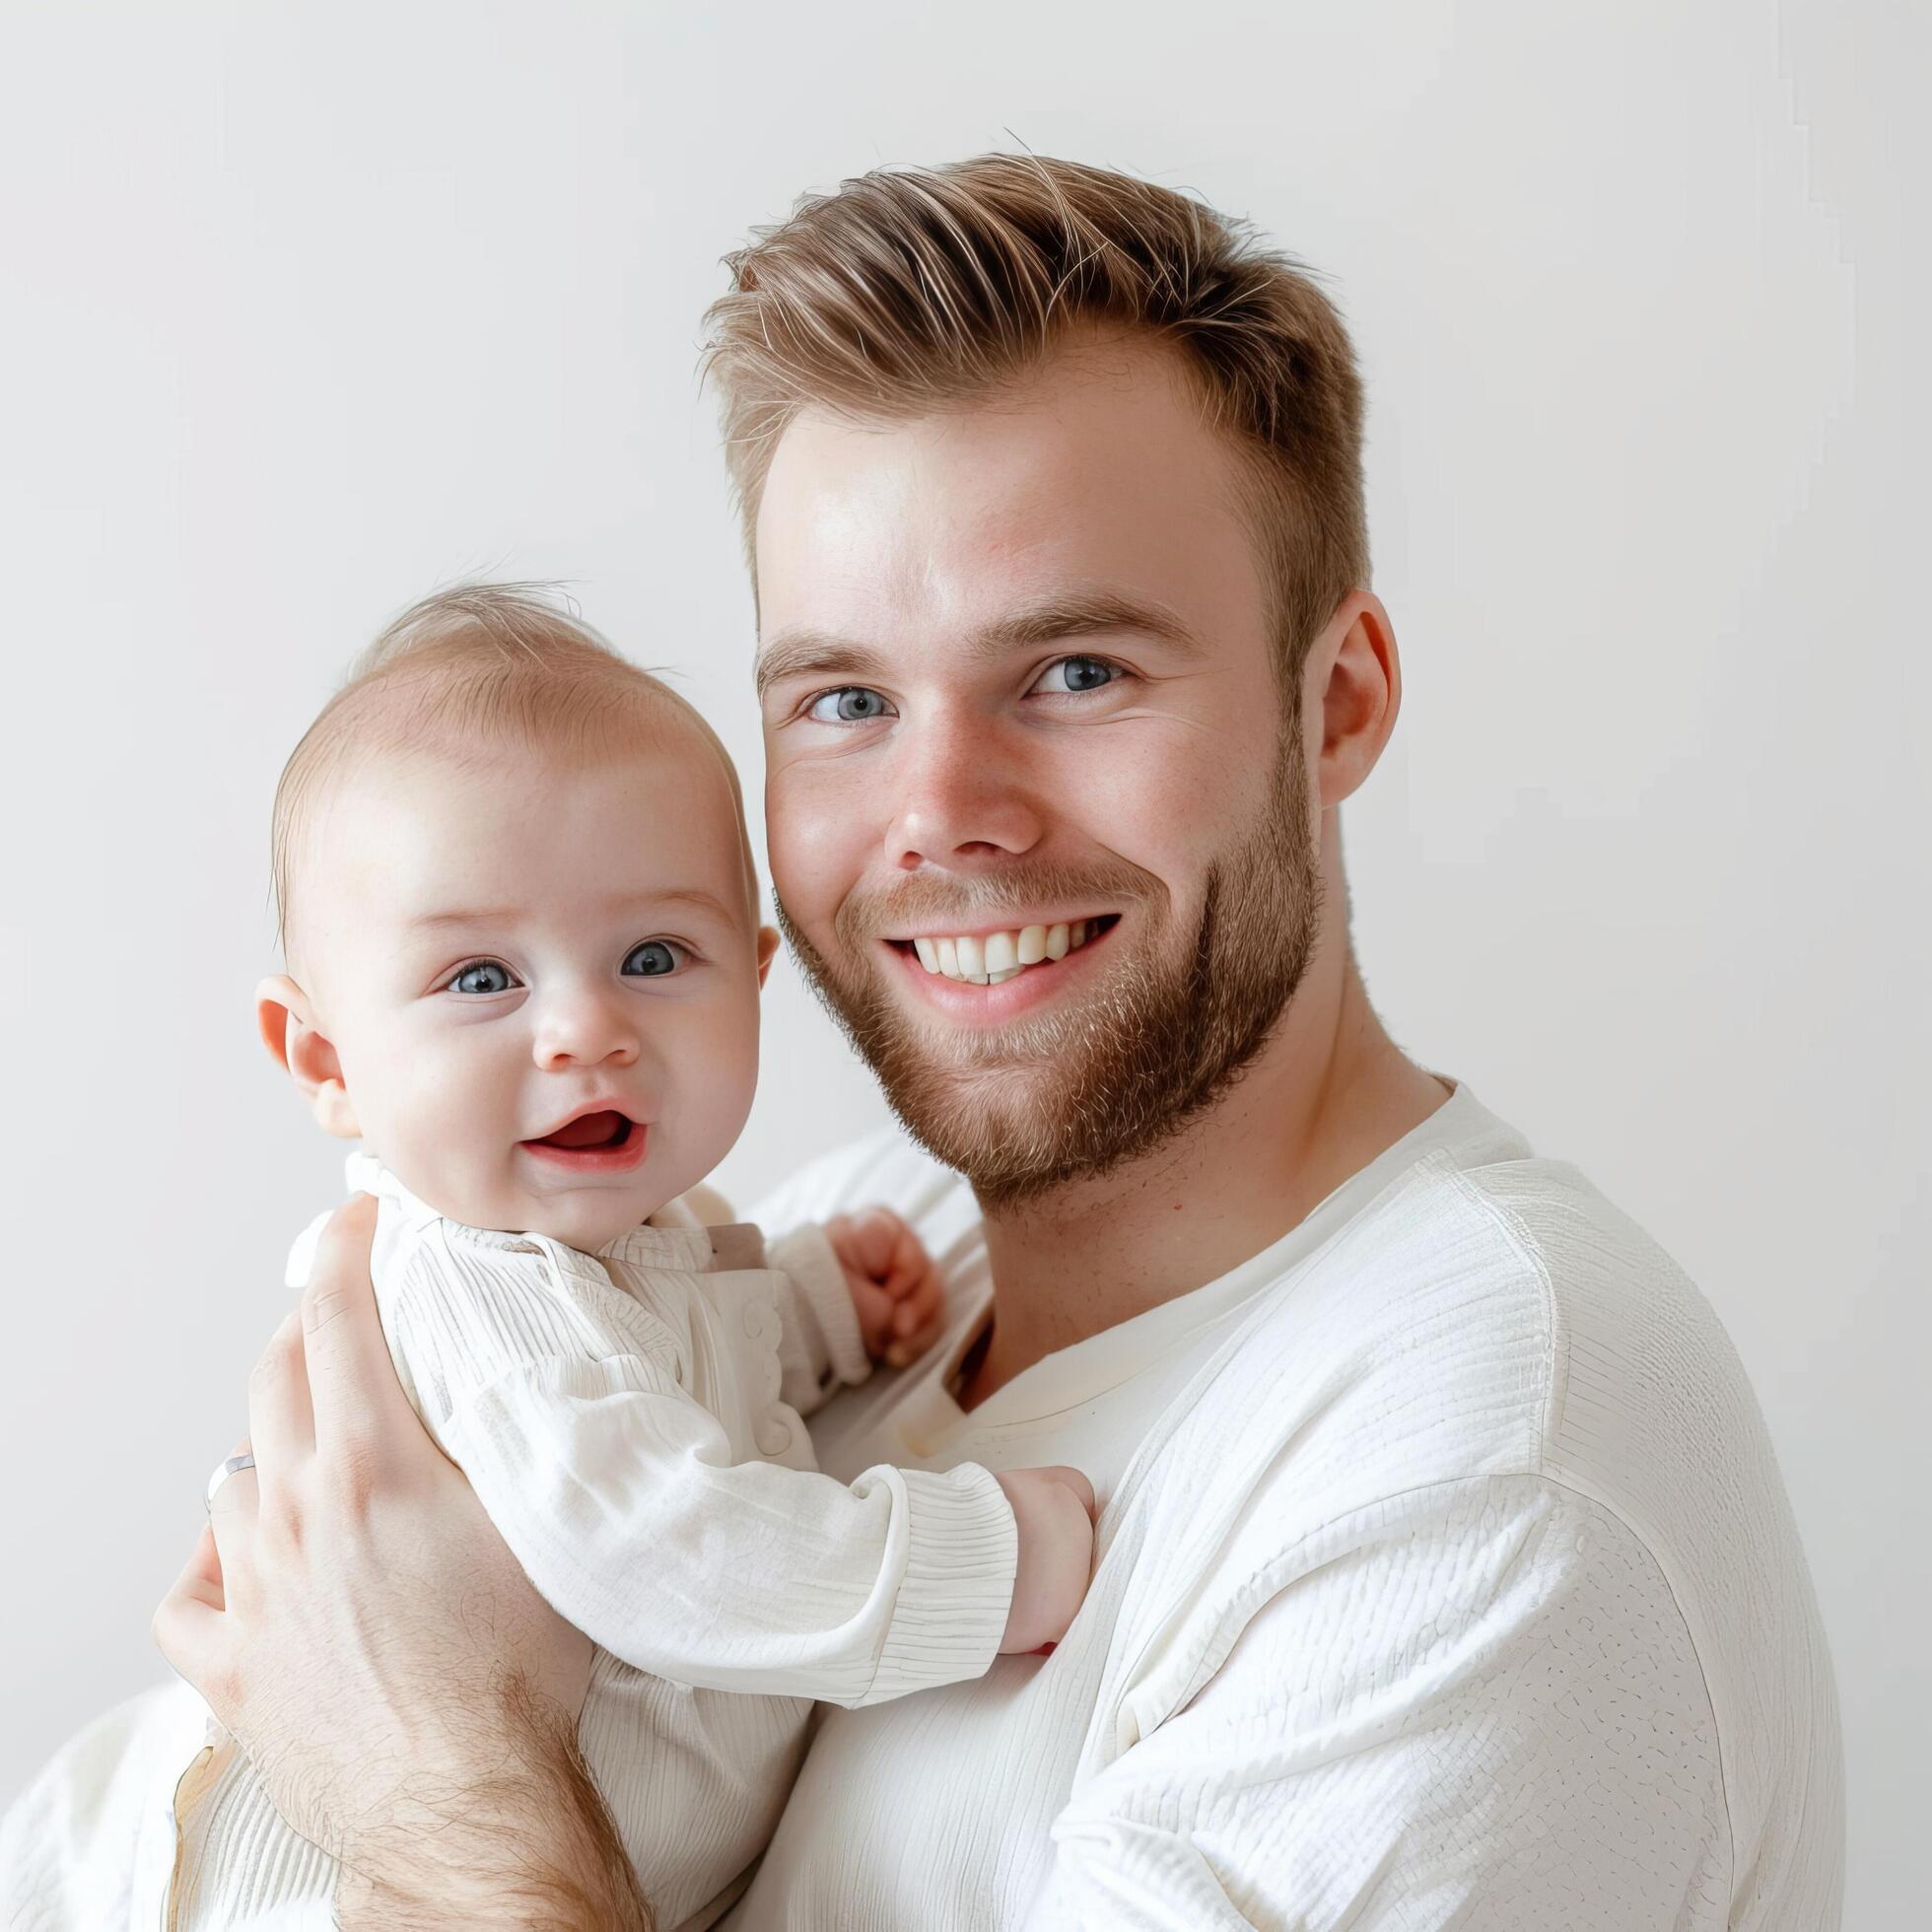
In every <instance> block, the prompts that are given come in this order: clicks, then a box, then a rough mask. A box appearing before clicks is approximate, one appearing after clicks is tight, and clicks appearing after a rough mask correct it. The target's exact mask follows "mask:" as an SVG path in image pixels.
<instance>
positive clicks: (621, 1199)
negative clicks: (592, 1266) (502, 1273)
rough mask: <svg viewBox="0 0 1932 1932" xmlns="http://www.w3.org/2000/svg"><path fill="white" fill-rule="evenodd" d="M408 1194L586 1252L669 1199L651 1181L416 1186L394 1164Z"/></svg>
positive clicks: (482, 1222) (472, 1221) (451, 1213)
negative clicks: (542, 1188)
mask: <svg viewBox="0 0 1932 1932" xmlns="http://www.w3.org/2000/svg"><path fill="white" fill-rule="evenodd" d="M394 1171H395V1172H396V1174H397V1178H398V1179H400V1180H401V1182H402V1184H403V1186H404V1187H406V1188H407V1189H408V1190H409V1191H410V1193H411V1194H413V1195H415V1196H416V1198H417V1199H418V1200H419V1201H421V1202H422V1203H423V1205H424V1206H425V1207H432V1208H434V1209H435V1210H436V1212H437V1213H439V1214H441V1215H442V1216H443V1217H444V1218H445V1219H446V1220H451V1221H458V1222H460V1223H461V1224H462V1225H463V1226H464V1227H475V1228H483V1229H486V1230H488V1231H490V1232H492V1233H497V1234H541V1235H543V1236H545V1237H546V1238H547V1239H549V1240H552V1241H561V1242H562V1243H563V1244H564V1246H565V1247H567V1248H576V1249H579V1250H580V1251H581V1252H583V1253H585V1254H586V1255H589V1254H595V1253H596V1252H597V1250H598V1249H599V1248H606V1247H608V1246H609V1245H610V1244H611V1242H613V1241H615V1240H616V1239H617V1238H618V1237H619V1236H620V1235H624V1234H628V1233H630V1231H631V1230H632V1229H633V1228H634V1227H637V1226H639V1225H641V1224H642V1223H643V1222H645V1221H647V1220H649V1219H650V1218H651V1216H652V1215H653V1214H655V1212H656V1211H657V1209H658V1208H660V1207H663V1206H664V1205H665V1202H666V1201H667V1200H669V1199H671V1197H670V1196H667V1195H665V1194H664V1193H663V1192H662V1190H661V1189H660V1188H659V1187H657V1186H656V1185H655V1184H654V1185H651V1186H647V1187H631V1188H613V1187H600V1188H597V1187H580V1188H558V1189H556V1190H555V1191H553V1192H546V1193H538V1192H536V1191H535V1190H532V1189H524V1188H511V1189H503V1188H497V1189H466V1188H463V1187H459V1186H458V1187H452V1186H449V1185H448V1184H447V1183H446V1184H445V1185H442V1186H437V1185H435V1184H432V1185H430V1186H428V1187H423V1186H419V1185H418V1184H417V1183H416V1182H415V1181H413V1180H412V1179H411V1178H410V1176H409V1175H408V1174H407V1173H404V1172H403V1171H402V1170H401V1169H399V1168H397V1169H395V1170H394Z"/></svg>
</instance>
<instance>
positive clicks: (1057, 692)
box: [1033, 657, 1120, 697]
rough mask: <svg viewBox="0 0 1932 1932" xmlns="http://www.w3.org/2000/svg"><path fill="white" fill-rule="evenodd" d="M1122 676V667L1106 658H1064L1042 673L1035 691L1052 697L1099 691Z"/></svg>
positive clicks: (1050, 665)
mask: <svg viewBox="0 0 1932 1932" xmlns="http://www.w3.org/2000/svg"><path fill="white" fill-rule="evenodd" d="M1119 676H1120V666H1119V665H1118V664H1110V663H1109V662H1108V661H1107V660H1106V658H1104V657H1062V658H1059V659H1057V660H1056V661H1055V662H1054V663H1051V664H1049V665H1048V666H1047V667H1046V669H1045V670H1043V671H1042V672H1041V673H1040V677H1039V681H1038V682H1037V683H1036V684H1035V685H1034V687H1033V688H1034V690H1036V691H1044V692H1046V693H1047V694H1048V695H1049V696H1051V697H1060V696H1063V695H1065V694H1067V693H1069V692H1075V691H1098V690H1099V689H1100V687H1101V686H1102V685H1103V684H1111V683H1113V681H1114V680H1115V679H1116V678H1117V677H1119Z"/></svg>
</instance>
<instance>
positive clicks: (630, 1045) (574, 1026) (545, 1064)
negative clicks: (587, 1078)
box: [535, 994, 638, 1071]
mask: <svg viewBox="0 0 1932 1932" xmlns="http://www.w3.org/2000/svg"><path fill="white" fill-rule="evenodd" d="M637 1057H638V1034H637V1028H636V1026H635V1025H633V1024H632V1023H631V1020H630V1016H629V1015H628V1014H627V1013H626V1012H625V1011H624V1009H623V1004H622V1002H621V1001H619V1000H603V999H597V998H595V997H592V996H589V995H586V994H580V995H577V996H574V997H571V998H568V999H561V1000H551V1001H547V1002H546V1003H545V1006H544V1009H543V1012H542V1013H541V1015H540V1016H539V1018H538V1021H537V1028H536V1038H535V1059H536V1064H537V1065H538V1066H539V1067H540V1068H542V1069H545V1070H546V1071H550V1070H553V1069H556V1068H559V1067H601V1066H604V1065H606V1064H614V1065H616V1066H619V1067H629V1066H630V1065H632V1063H633V1062H635V1061H636V1059H637Z"/></svg>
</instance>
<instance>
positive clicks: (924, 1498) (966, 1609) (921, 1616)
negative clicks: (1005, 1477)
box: [862, 1463, 1019, 1704]
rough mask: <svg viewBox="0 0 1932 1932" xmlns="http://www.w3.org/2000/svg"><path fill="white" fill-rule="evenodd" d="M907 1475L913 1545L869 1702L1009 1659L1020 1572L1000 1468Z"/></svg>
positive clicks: (978, 1672) (953, 1680)
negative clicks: (1003, 1656) (1004, 1644)
mask: <svg viewBox="0 0 1932 1932" xmlns="http://www.w3.org/2000/svg"><path fill="white" fill-rule="evenodd" d="M899 1478H900V1481H901V1482H903V1483H905V1485H906V1514H907V1524H908V1528H909V1530H910V1533H911V1535H910V1545H909V1549H908V1552H907V1556H906V1569H905V1574H904V1576H903V1577H902V1578H901V1579H900V1583H899V1596H898V1601H897V1603H896V1604H894V1606H893V1613H892V1621H891V1622H890V1623H889V1624H888V1625H887V1626H886V1632H885V1646H884V1648H883V1649H882V1650H881V1651H880V1653H879V1664H878V1670H877V1671H876V1672H875V1673H874V1675H873V1678H872V1683H871V1688H870V1689H869V1690H867V1691H866V1693H865V1695H864V1697H863V1698H862V1702H863V1703H867V1704H878V1703H883V1702H885V1700H886V1699H887V1698H889V1697H903V1696H904V1695H905V1694H906V1693H907V1692H908V1691H911V1690H931V1688H932V1687H934V1686H935V1685H940V1684H960V1683H963V1682H965V1681H966V1680H967V1679H969V1678H975V1677H980V1676H983V1675H984V1674H985V1672H986V1670H987V1668H988V1666H989V1665H991V1664H992V1662H993V1660H994V1658H995V1657H997V1656H998V1655H999V1654H1000V1637H1001V1636H1003V1635H1004V1634H1005V1630H1006V1613H1007V1612H1008V1611H1009V1610H1010V1609H1011V1608H1012V1601H1013V1575H1014V1572H1015V1571H1016V1570H1017V1569H1018V1567H1019V1530H1018V1527H1017V1525H1015V1523H1014V1522H1013V1511H1012V1505H1011V1504H1010V1503H1008V1502H1007V1500H1006V1492H1005V1491H1004V1490H1003V1489H1001V1488H1000V1484H999V1483H998V1482H996V1481H995V1480H994V1477H993V1474H992V1472H991V1471H989V1470H985V1469H982V1468H981V1467H980V1466H979V1465H978V1464H977V1463H962V1464H961V1465H960V1466H959V1468H957V1469H951V1470H946V1471H945V1472H943V1473H938V1472H933V1471H929V1470H917V1469H902V1470H901V1471H899Z"/></svg>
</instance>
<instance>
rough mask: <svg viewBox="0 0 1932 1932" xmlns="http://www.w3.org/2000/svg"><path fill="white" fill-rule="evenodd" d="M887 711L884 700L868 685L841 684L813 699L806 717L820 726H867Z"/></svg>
mask: <svg viewBox="0 0 1932 1932" xmlns="http://www.w3.org/2000/svg"><path fill="white" fill-rule="evenodd" d="M828 707H829V708H830V709H829V710H828V709H827V708H828ZM888 709H889V707H888V706H887V704H886V702H885V700H884V698H882V697H881V696H880V695H879V694H878V692H876V691H874V690H872V689H871V688H870V687H869V686H868V685H863V684H842V685H840V687H839V688H838V689H837V690H836V691H827V692H826V693H824V695H823V696H822V697H818V698H815V699H813V701H812V707H811V710H810V711H809V712H808V713H807V714H806V715H807V716H808V717H810V718H812V719H814V720H816V721H817V723H819V724H870V723H871V722H872V720H873V719H875V718H883V717H884V716H885V714H886V712H887V710H888Z"/></svg>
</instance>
